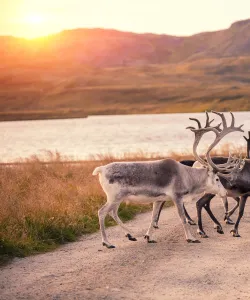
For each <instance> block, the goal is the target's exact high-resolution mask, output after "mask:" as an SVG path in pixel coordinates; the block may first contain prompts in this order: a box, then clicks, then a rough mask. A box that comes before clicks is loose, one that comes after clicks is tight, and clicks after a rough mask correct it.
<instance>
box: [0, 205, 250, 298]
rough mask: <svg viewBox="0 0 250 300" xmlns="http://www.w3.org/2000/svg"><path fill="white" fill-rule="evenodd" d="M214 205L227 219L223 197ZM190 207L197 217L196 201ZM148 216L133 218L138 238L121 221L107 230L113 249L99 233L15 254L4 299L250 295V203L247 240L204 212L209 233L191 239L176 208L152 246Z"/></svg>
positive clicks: (2, 278) (5, 273)
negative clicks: (194, 240) (194, 241)
mask: <svg viewBox="0 0 250 300" xmlns="http://www.w3.org/2000/svg"><path fill="white" fill-rule="evenodd" d="M212 208H213V209H214V212H215V215H216V216H218V218H219V220H221V219H222V217H223V208H222V204H221V202H220V200H218V199H215V200H213V201H212ZM187 209H188V211H189V212H190V214H191V216H195V215H196V213H195V203H194V202H191V203H188V204H187ZM235 218H236V215H235V216H233V219H234V220H235ZM149 220H150V213H144V214H141V215H139V216H137V217H136V218H135V219H134V220H133V221H130V222H128V223H127V226H128V227H130V228H131V230H132V232H133V233H134V234H135V236H136V237H137V238H138V241H137V242H131V241H128V240H127V239H126V238H125V237H124V234H123V232H122V231H121V230H120V228H119V227H118V226H115V227H112V228H109V229H108V230H107V232H108V236H109V237H110V241H112V242H113V243H114V244H115V245H116V248H115V249H106V248H104V247H103V246H102V245H101V237H100V233H99V232H98V233H96V234H92V235H88V236H84V237H82V238H81V239H80V240H78V241H77V242H75V243H71V244H67V245H64V246H61V247H60V248H58V249H57V250H55V251H53V252H50V253H45V254H40V255H36V256H31V257H27V258H23V259H15V260H14V261H13V262H12V263H10V264H8V265H7V266H5V267H3V268H1V269H0V299H1V300H2V299H4V300H14V299H32V300H34V299H55V300H56V299H58V300H59V299H84V300H88V299H91V300H94V299H112V300H113V299H114V300H116V299H136V300H139V299H160V300H161V299H164V300H165V299H175V300H178V299H203V300H204V299H216V300H217V299H224V298H225V299H227V300H230V299H234V300H235V299H250V202H249V203H247V205H246V212H245V216H244V217H243V219H242V222H241V225H240V233H241V235H242V237H241V238H233V237H232V236H231V235H230V229H231V226H230V225H223V228H224V231H225V234H224V235H219V234H217V232H216V231H215V230H214V229H213V224H212V222H211V221H210V220H208V219H207V218H206V217H205V218H204V225H205V230H206V232H207V234H208V235H209V239H202V240H201V243H200V244H188V243H187V242H186V241H185V239H184V232H183V228H182V225H181V223H180V221H179V218H178V217H177V213H176V210H175V207H171V208H167V209H165V210H164V212H163V214H162V217H161V220H160V224H159V225H160V229H158V230H155V234H154V236H153V237H154V239H156V240H157V242H158V243H157V244H147V243H146V242H145V240H144V239H143V234H144V233H145V232H146V229H147V226H148V224H149ZM192 232H193V234H196V233H195V232H196V226H192Z"/></svg>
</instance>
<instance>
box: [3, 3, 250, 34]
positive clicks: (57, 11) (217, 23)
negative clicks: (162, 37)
mask: <svg viewBox="0 0 250 300" xmlns="http://www.w3.org/2000/svg"><path fill="white" fill-rule="evenodd" d="M248 18H250V0H88V1H86V0H0V35H14V36H21V37H26V38H33V37H38V36H44V35H48V34H51V33H55V32H59V31H62V30H64V29H72V28H113V29H118V30H122V31H131V32H138V33H144V32H152V33H160V34H162V33H164V34H170V35H177V36H187V35H192V34H195V33H199V32H204V31H215V30H220V29H226V28H228V27H229V26H230V25H231V24H232V23H233V22H235V21H238V20H244V19H248Z"/></svg>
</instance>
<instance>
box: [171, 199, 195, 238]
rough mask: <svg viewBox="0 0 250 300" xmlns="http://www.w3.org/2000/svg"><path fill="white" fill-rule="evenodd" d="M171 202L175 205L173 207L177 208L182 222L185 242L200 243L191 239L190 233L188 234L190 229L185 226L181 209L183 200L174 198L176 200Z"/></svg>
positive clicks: (185, 221)
mask: <svg viewBox="0 0 250 300" xmlns="http://www.w3.org/2000/svg"><path fill="white" fill-rule="evenodd" d="M173 201H174V203H175V206H176V208H177V212H178V214H179V217H180V219H181V222H182V225H183V228H184V232H185V235H186V241H187V242H188V243H200V241H199V240H197V239H196V238H195V237H193V236H192V234H191V232H190V229H189V226H188V224H187V220H186V217H185V212H184V208H183V199H182V198H176V199H173Z"/></svg>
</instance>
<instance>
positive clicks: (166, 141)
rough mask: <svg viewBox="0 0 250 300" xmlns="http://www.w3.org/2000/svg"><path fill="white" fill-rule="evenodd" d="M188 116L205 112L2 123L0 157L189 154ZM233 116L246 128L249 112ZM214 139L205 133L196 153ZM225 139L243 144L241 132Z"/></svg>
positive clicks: (248, 127) (249, 127)
mask: <svg viewBox="0 0 250 300" xmlns="http://www.w3.org/2000/svg"><path fill="white" fill-rule="evenodd" d="M189 117H195V118H198V119H199V120H201V121H203V124H204V122H205V114H204V113H188V114H153V115H116V116H90V117H88V118H83V119H64V120H38V121H16V122H0V133H1V147H0V157H1V158H0V160H1V162H11V161H15V160H17V159H19V158H27V157H30V156H31V155H34V154H36V155H38V156H43V155H44V150H49V151H53V152H54V151H58V152H59V153H60V154H62V155H63V156H67V157H68V158H70V159H75V160H77V159H88V158H89V157H90V156H95V155H98V154H114V155H122V154H124V153H135V152H138V151H143V152H145V153H153V154H157V153H158V154H164V155H166V156H167V155H168V154H169V153H170V152H171V151H175V152H179V153H184V152H192V144H193V140H194V134H193V133H192V132H191V131H190V130H187V129H185V128H186V127H187V126H196V123H195V122H193V121H190V120H189ZM226 117H227V120H228V123H229V122H230V120H231V119H230V114H229V113H226ZM211 118H212V115H211ZM213 118H215V122H214V123H216V122H219V120H220V119H219V118H218V117H217V116H213ZM235 118H236V125H241V124H244V127H243V129H244V130H245V133H246V132H247V131H248V130H250V112H236V113H235ZM214 123H213V124H214ZM212 139H213V134H212V133H209V134H207V136H206V137H205V138H204V140H203V141H202V143H201V144H202V145H201V147H200V151H204V150H205V149H206V147H207V146H208V144H209V143H211V141H212ZM223 143H233V144H234V145H236V146H239V145H245V144H246V142H245V140H244V138H243V134H241V133H240V132H237V133H232V134H229V135H228V136H226V137H225V138H224V139H223ZM201 153H202V152H201Z"/></svg>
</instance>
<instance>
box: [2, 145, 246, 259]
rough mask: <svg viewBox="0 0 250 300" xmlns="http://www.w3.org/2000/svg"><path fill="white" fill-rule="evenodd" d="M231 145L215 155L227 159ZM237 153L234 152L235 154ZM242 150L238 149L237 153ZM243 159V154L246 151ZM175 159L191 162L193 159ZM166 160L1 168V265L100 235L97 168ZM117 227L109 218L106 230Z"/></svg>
mask: <svg viewBox="0 0 250 300" xmlns="http://www.w3.org/2000/svg"><path fill="white" fill-rule="evenodd" d="M228 150H229V145H227V146H224V148H223V149H222V150H219V152H218V153H215V152H214V153H213V154H214V155H218V154H224V155H227V154H228ZM231 150H232V149H231ZM239 150H241V151H242V149H234V150H233V152H235V151H239ZM243 153H244V151H243ZM170 157H172V158H174V159H176V160H181V159H191V158H192V155H191V154H190V155H189V154H185V155H182V154H176V153H172V154H171V155H170ZM160 158H162V157H161V155H154V156H152V155H150V154H149V155H147V154H145V153H137V154H134V155H133V154H130V155H125V156H124V157H120V158H115V157H111V156H110V157H103V156H99V157H96V159H95V160H91V161H80V162H75V163H74V162H72V163H71V162H65V158H63V159H62V158H61V157H60V155H59V154H58V153H55V154H52V153H48V156H47V158H46V159H45V161H46V162H47V163H45V161H44V159H43V160H40V159H38V158H37V157H32V158H30V159H27V160H26V161H22V162H21V163H16V164H14V165H4V164H1V165H0V199H1V210H0V261H2V262H3V261H4V260H5V259H8V258H9V257H15V256H20V257H22V256H26V255H29V254H34V253H38V252H43V251H48V250H50V249H54V248H55V247H56V246H57V245H59V244H62V243H65V242H70V241H75V240H76V239H77V237H78V236H80V235H82V234H86V233H92V232H94V231H96V230H98V229H99V223H98V216H97V211H98V209H99V208H100V207H101V206H102V204H104V203H105V202H106V199H105V195H104V193H103V191H102V189H101V187H100V184H99V181H98V178H97V177H94V176H92V172H93V170H94V168H95V167H96V166H99V165H102V164H106V163H108V162H112V161H117V160H121V161H123V160H148V159H151V160H152V159H160ZM150 208H151V205H141V206H138V205H132V204H129V205H126V204H122V205H121V207H120V210H119V215H120V216H121V218H122V219H123V220H124V221H126V220H129V219H131V218H132V217H133V216H134V215H135V214H137V213H139V212H143V211H146V210H148V209H150ZM113 224H114V221H113V220H112V219H111V218H107V221H106V225H108V226H109V225H113Z"/></svg>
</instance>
